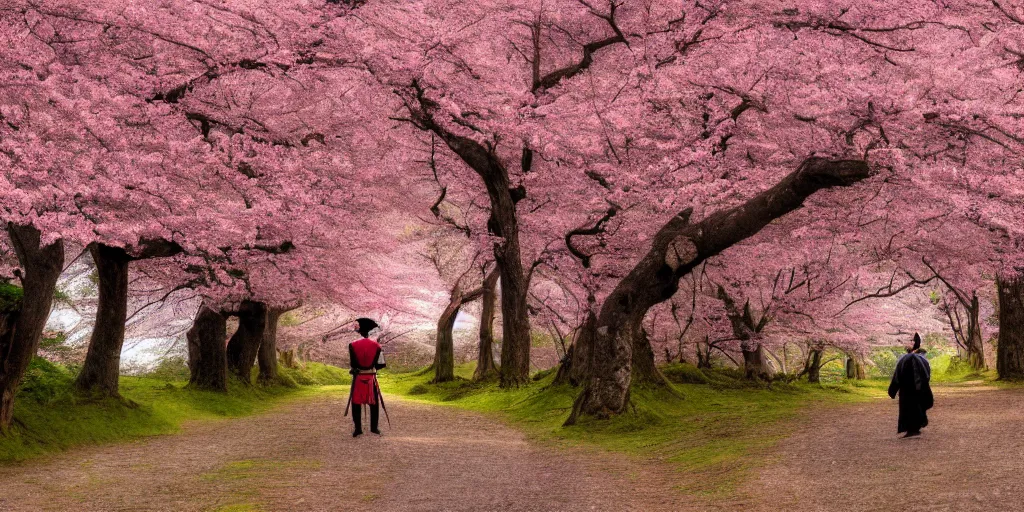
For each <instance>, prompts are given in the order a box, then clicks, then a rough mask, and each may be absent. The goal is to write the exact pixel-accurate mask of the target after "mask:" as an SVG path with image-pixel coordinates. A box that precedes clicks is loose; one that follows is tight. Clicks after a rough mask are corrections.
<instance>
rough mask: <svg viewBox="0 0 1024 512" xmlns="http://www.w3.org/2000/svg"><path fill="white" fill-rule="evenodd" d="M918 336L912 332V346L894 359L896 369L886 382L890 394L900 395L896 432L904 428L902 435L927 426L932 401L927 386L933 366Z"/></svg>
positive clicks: (910, 433)
mask: <svg viewBox="0 0 1024 512" xmlns="http://www.w3.org/2000/svg"><path fill="white" fill-rule="evenodd" d="M924 353H925V350H924V349H922V348H921V336H920V335H919V334H917V333H914V346H913V347H911V348H908V349H907V353H906V354H904V355H903V356H901V357H900V359H899V361H896V371H895V372H893V374H892V382H891V383H890V384H889V398H896V395H897V394H899V397H900V416H899V421H898V422H897V429H896V432H897V433H903V432H906V435H904V436H903V437H914V436H919V435H921V429H922V428H924V427H926V426H928V414H927V411H928V409H931V408H932V405H934V398H933V396H932V388H931V386H930V381H931V376H932V369H931V366H930V365H929V364H928V360H927V359H925V357H924Z"/></svg>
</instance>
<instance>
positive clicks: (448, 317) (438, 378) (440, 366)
mask: <svg viewBox="0 0 1024 512" xmlns="http://www.w3.org/2000/svg"><path fill="white" fill-rule="evenodd" d="M461 306H462V297H458V296H453V297H452V298H451V301H449V302H448V306H447V307H445V308H444V311H443V312H442V313H441V317H440V318H438V319H437V335H436V336H435V340H434V341H435V346H434V380H433V381H432V382H435V383H436V382H450V381H453V380H455V342H454V340H453V334H452V329H453V328H454V327H455V317H457V316H459V309H460V307H461Z"/></svg>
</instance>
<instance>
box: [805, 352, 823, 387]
mask: <svg viewBox="0 0 1024 512" xmlns="http://www.w3.org/2000/svg"><path fill="white" fill-rule="evenodd" d="M806 371H807V382H811V383H814V384H817V383H820V382H821V350H818V349H813V348H812V349H811V353H810V355H808V357H807V368H806Z"/></svg>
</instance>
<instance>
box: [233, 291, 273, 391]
mask: <svg viewBox="0 0 1024 512" xmlns="http://www.w3.org/2000/svg"><path fill="white" fill-rule="evenodd" d="M266 329H267V305H266V304H264V303H262V302H254V301H249V300H246V301H243V302H242V304H241V306H239V308H238V330H237V331H235V334H234V335H233V336H231V340H230V341H228V347H227V359H228V370H231V372H232V373H234V374H235V375H237V376H238V378H239V379H241V380H242V382H244V383H246V384H252V367H253V365H254V364H256V357H257V355H258V354H259V351H260V344H261V343H262V342H263V334H264V333H265V332H266Z"/></svg>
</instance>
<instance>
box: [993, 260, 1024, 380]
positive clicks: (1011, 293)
mask: <svg viewBox="0 0 1024 512" xmlns="http://www.w3.org/2000/svg"><path fill="white" fill-rule="evenodd" d="M996 286H997V288H998V295H999V341H998V345H997V346H996V371H997V372H998V373H999V378H1000V379H1006V380H1024V275H1022V274H1015V275H1011V276H1001V277H1000V278H999V279H998V280H997V281H996Z"/></svg>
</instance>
